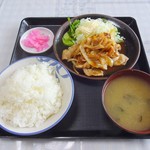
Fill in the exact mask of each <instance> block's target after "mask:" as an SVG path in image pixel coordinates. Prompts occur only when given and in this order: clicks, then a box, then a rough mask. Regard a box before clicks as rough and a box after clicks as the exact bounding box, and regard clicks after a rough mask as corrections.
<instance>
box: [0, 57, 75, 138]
mask: <svg viewBox="0 0 150 150" xmlns="http://www.w3.org/2000/svg"><path fill="white" fill-rule="evenodd" d="M33 58H36V59H39V58H40V59H44V60H46V61H49V60H53V61H54V62H55V64H59V65H60V66H62V67H63V69H64V70H65V71H66V73H67V76H69V78H70V81H71V85H72V91H71V92H72V95H71V99H70V100H69V105H68V107H67V109H66V110H65V112H64V113H63V114H62V115H61V117H60V118H59V119H58V120H57V121H56V122H54V123H53V124H52V125H50V126H49V127H47V128H45V129H42V130H39V131H36V132H29V133H27V132H26V133H23V132H21V133H20V132H16V131H12V130H10V129H8V128H6V127H4V126H3V125H1V123H0V128H2V129H3V130H5V131H7V132H9V133H11V134H14V135H19V136H31V135H37V134H40V133H43V132H45V131H47V130H49V129H51V128H53V127H54V126H55V125H57V124H58V123H59V122H60V121H61V120H62V119H63V118H64V117H65V115H66V114H67V112H68V111H69V109H70V107H71V105H72V103H73V99H74V82H73V79H72V76H71V75H70V73H69V71H68V70H67V69H66V68H65V67H64V66H63V65H62V64H61V63H60V62H58V61H57V60H55V59H53V58H50V57H47V56H31V57H27V58H23V59H20V60H18V61H16V62H14V63H12V64H11V65H9V66H7V67H6V68H5V69H4V70H2V71H1V72H0V75H1V74H2V73H3V72H4V71H5V70H7V68H9V67H11V66H12V65H14V64H16V63H19V62H21V61H23V60H25V59H33ZM55 64H54V65H55ZM56 71H57V69H56ZM63 78H66V76H64V77H63Z"/></svg>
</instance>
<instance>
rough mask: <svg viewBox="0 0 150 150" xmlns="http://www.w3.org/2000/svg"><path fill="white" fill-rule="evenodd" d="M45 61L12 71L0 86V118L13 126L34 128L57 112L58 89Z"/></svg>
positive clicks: (51, 69)
mask: <svg viewBox="0 0 150 150" xmlns="http://www.w3.org/2000/svg"><path fill="white" fill-rule="evenodd" d="M53 70H54V68H53V67H50V66H49V64H48V63H38V64H32V65H28V66H25V67H22V68H20V69H18V70H17V71H15V72H14V73H13V74H12V75H11V76H10V77H9V78H8V79H7V80H6V81H5V82H4V84H3V86H1V88H0V117H1V119H2V120H3V121H4V122H6V123H7V124H9V125H11V126H13V127H35V126H36V127H37V126H39V125H40V124H42V123H43V122H44V121H45V120H47V118H49V117H50V116H52V115H53V114H55V113H57V112H58V111H59V109H60V107H61V103H62V94H63V92H62V89H61V86H60V83H59V82H58V79H57V78H56V77H55V74H54V71H53Z"/></svg>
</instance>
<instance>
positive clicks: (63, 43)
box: [53, 14, 140, 80]
mask: <svg viewBox="0 0 150 150" xmlns="http://www.w3.org/2000/svg"><path fill="white" fill-rule="evenodd" d="M53 49H54V53H55V55H56V57H57V59H58V60H59V61H60V62H61V63H62V64H63V65H64V66H65V67H66V68H67V69H68V70H69V71H70V72H72V73H73V74H75V75H77V76H80V77H83V78H88V79H92V80H104V79H107V78H108V77H109V76H110V75H111V74H113V73H115V72H117V71H119V70H123V69H129V68H132V67H133V66H134V65H135V64H136V62H137V60H138V58H139V55H140V42H139V39H138V37H137V35H136V34H135V32H134V31H133V30H132V29H131V28H130V27H129V26H128V25H127V24H125V23H124V22H122V21H121V20H119V19H117V18H114V17H111V16H107V15H103V14H85V15H80V16H76V17H74V18H68V21H67V19H66V22H65V23H64V24H63V25H62V26H61V27H60V28H59V29H58V31H57V33H56V35H55V38H54V43H53Z"/></svg>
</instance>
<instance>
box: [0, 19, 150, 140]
mask: <svg viewBox="0 0 150 150" xmlns="http://www.w3.org/2000/svg"><path fill="white" fill-rule="evenodd" d="M117 18H118V19H120V20H122V21H123V22H125V23H126V24H128V25H129V26H130V27H131V28H132V29H133V30H134V31H135V33H136V34H137V36H138V37H139V40H140V44H141V54H140V57H139V60H138V62H137V63H136V65H135V67H134V68H136V69H139V70H142V71H145V72H147V73H150V70H149V64H148V61H147V58H146V55H145V51H144V47H143V44H142V41H141V37H140V34H139V30H138V27H137V24H136V21H135V19H134V18H131V17H117ZM66 20H67V18H25V19H23V21H22V22H21V25H20V28H19V32H18V36H17V39H16V43H15V46H14V50H13V54H12V58H11V61H10V64H11V63H13V62H15V61H17V60H19V59H21V58H24V57H28V56H32V55H33V54H28V53H26V52H24V51H23V50H22V49H21V47H20V45H19V40H20V37H21V35H22V34H23V33H24V32H25V31H26V30H28V29H30V28H33V27H37V26H42V27H47V28H49V29H51V30H52V31H53V32H54V34H56V31H57V30H58V28H59V27H60V25H62V24H63V23H64V22H65V21H66ZM34 55H35V54H34ZM37 55H39V54H37ZM40 55H43V56H50V57H52V58H55V56H54V53H53V49H52V48H51V49H50V50H49V51H47V52H45V53H43V54H40ZM72 77H73V79H74V84H75V97H74V98H75V100H74V102H73V104H72V107H71V109H70V111H69V112H68V114H67V115H66V117H65V118H64V119H63V120H62V121H61V122H60V123H59V124H58V125H57V126H56V127H54V128H53V129H51V130H49V131H47V132H45V133H42V134H39V135H36V136H31V137H38V138H50V137H98V138H134V139H137V138H146V139H150V135H135V134H131V133H128V132H126V131H123V130H122V129H120V128H119V127H118V126H116V125H115V124H114V123H113V122H112V121H111V120H110V119H109V118H108V117H107V115H106V113H105V111H104V109H103V107H102V101H101V90H102V87H103V84H104V82H105V80H103V81H95V80H88V79H83V78H80V77H77V76H75V75H73V74H72ZM0 135H1V136H13V135H11V134H9V133H7V132H5V131H3V130H2V129H0Z"/></svg>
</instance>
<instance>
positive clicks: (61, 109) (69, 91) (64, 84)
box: [0, 56, 74, 136]
mask: <svg viewBox="0 0 150 150" xmlns="http://www.w3.org/2000/svg"><path fill="white" fill-rule="evenodd" d="M43 62H45V63H46V64H49V65H50V67H51V66H52V67H51V68H55V69H54V70H55V71H56V74H55V71H54V74H55V75H56V76H57V77H56V81H57V80H58V83H60V87H59V86H56V91H57V92H60V93H59V94H58V101H57V102H56V103H57V105H58V106H57V107H56V108H54V110H53V112H52V114H51V116H50V117H48V118H47V119H45V120H46V121H43V122H42V120H40V119H39V120H40V121H39V124H38V123H37V124H35V125H34V126H33V124H34V122H32V121H31V120H32V119H31V120H30V121H31V124H30V123H29V122H27V124H21V125H19V126H18V125H16V124H15V123H14V124H13V123H12V122H11V123H10V122H9V123H8V122H7V121H6V120H5V119H4V118H3V119H2V117H0V127H1V128H2V129H4V130H5V131H7V132H9V133H12V134H15V135H21V136H29V135H36V134H40V133H42V132H45V131H47V130H49V129H51V128H53V127H54V126H55V125H56V124H58V123H59V122H60V121H61V120H62V119H63V118H64V116H65V115H66V114H67V112H68V111H69V109H70V107H71V104H72V102H73V97H74V83H73V79H72V77H71V75H70V73H69V72H68V71H67V70H66V69H65V68H64V67H63V66H62V65H61V64H60V63H59V62H58V61H56V60H54V59H52V58H49V57H44V56H34V57H28V58H24V59H21V60H19V61H17V62H15V63H13V64H12V65H10V66H9V67H7V68H6V69H5V70H4V71H3V72H2V73H1V74H0V87H2V85H3V84H4V82H5V81H6V80H7V79H8V78H9V77H11V75H12V74H13V73H14V72H16V70H18V69H19V68H22V67H25V66H31V65H34V64H37V63H38V64H39V63H43ZM32 69H33V68H32ZM31 72H32V71H31ZM57 78H58V79H57ZM29 81H30V80H29ZM48 83H49V82H48ZM10 86H11V85H10ZM60 88H61V89H60ZM5 89H6V88H5ZM61 91H62V92H61ZM8 94H9V93H8ZM61 95H62V96H61ZM29 96H31V95H29ZM50 96H53V95H50ZM55 96H56V94H55ZM8 97H9V96H8ZM60 98H61V100H60ZM37 99H38V98H37ZM40 103H41V102H40ZM47 104H48V103H47ZM22 108H23V109H24V108H25V107H24V106H23V107H22ZM31 108H32V107H31ZM30 111H31V109H30ZM33 111H35V110H33ZM55 111H56V113H54V112H55ZM19 112H20V113H22V112H21V111H19ZM31 112H32V111H31ZM31 112H30V113H31ZM15 113H16V112H15ZM16 114H17V113H16ZM32 115H34V113H33V114H32ZM10 116H11V115H10ZM18 116H19V117H20V116H22V115H20V114H18ZM16 118H17V117H16ZM27 118H28V117H27ZM36 119H37V118H36ZM40 122H41V123H40Z"/></svg>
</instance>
